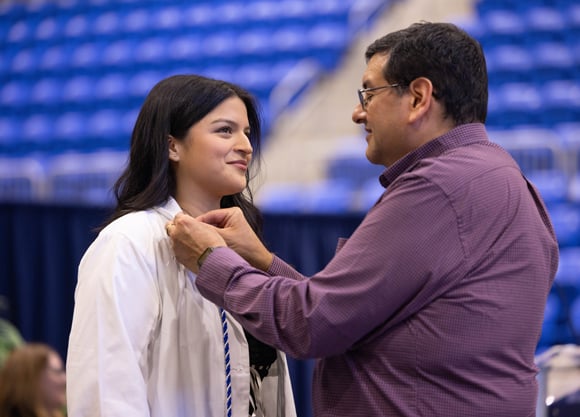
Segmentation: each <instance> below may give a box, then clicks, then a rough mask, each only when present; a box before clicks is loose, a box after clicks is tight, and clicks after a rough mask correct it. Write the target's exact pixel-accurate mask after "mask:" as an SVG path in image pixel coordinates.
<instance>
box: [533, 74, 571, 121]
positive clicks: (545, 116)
mask: <svg viewBox="0 0 580 417" xmlns="http://www.w3.org/2000/svg"><path fill="white" fill-rule="evenodd" d="M540 94H541V97H542V113H541V118H542V121H543V123H544V124H545V125H548V126H555V125H557V124H560V123H567V122H575V121H578V120H580V80H577V81H576V80H567V79H562V80H552V81H548V82H546V83H544V84H543V85H542V86H541V90H540Z"/></svg>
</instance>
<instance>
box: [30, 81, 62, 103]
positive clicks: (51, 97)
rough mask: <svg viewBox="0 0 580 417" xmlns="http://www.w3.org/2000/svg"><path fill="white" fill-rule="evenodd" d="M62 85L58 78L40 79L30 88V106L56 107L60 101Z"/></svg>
mask: <svg viewBox="0 0 580 417" xmlns="http://www.w3.org/2000/svg"><path fill="white" fill-rule="evenodd" d="M62 91H63V83H62V81H61V80H59V79H58V78H41V79H39V80H38V81H37V82H36V83H35V84H34V85H33V86H32V93H31V97H30V99H31V100H30V101H31V104H34V105H36V106H41V107H45V108H46V107H49V108H50V107H56V106H58V105H59V103H60V102H61V101H62Z"/></svg>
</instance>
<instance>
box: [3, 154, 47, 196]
mask: <svg viewBox="0 0 580 417" xmlns="http://www.w3.org/2000/svg"><path fill="white" fill-rule="evenodd" d="M44 191H45V167H44V166H43V164H42V163H41V161H39V159H38V158H32V157H9V158H6V157H0V201H12V202H28V201H33V200H42V199H43V198H44Z"/></svg>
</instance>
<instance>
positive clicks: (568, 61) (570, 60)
mask: <svg viewBox="0 0 580 417" xmlns="http://www.w3.org/2000/svg"><path fill="white" fill-rule="evenodd" d="M531 53H532V55H533V56H534V60H535V63H536V65H535V66H536V71H535V75H536V81H537V82H543V81H546V80H550V79H567V78H571V77H572V76H573V73H574V66H575V63H574V55H573V52H572V50H571V49H570V48H569V47H568V45H567V44H565V43H564V42H541V43H537V44H535V45H534V46H533V47H532V49H531Z"/></svg>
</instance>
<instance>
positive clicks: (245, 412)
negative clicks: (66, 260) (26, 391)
mask: <svg viewBox="0 0 580 417" xmlns="http://www.w3.org/2000/svg"><path fill="white" fill-rule="evenodd" d="M259 140H260V121H259V115H258V112H257V109H256V106H255V103H254V101H253V99H252V97H251V96H250V95H249V94H248V92H246V91H245V90H243V89H241V88H240V87H238V86H236V85H233V84H230V83H227V82H224V81H218V80H213V79H208V78H204V77H200V76H195V75H178V76H172V77H169V78H167V79H165V80H163V81H161V82H160V83H158V84H157V85H156V86H155V87H154V88H153V89H152V90H151V92H150V93H149V95H148V97H147V98H146V100H145V103H144V104H143V107H142V108H141V111H140V113H139V116H138V118H137V121H136V124H135V128H134V130H133V135H132V139H131V149H130V154H129V161H128V165H127V167H126V169H125V171H124V172H123V174H122V175H121V177H120V178H119V179H118V181H117V183H116V184H115V195H116V198H117V206H116V208H115V210H114V213H113V215H112V217H111V219H110V220H109V221H108V222H107V224H106V225H105V227H104V228H103V229H102V230H101V231H100V233H99V235H98V237H97V238H96V240H95V241H94V242H93V243H92V244H91V246H90V247H89V248H88V250H87V252H86V253H85V255H84V256H83V259H82V260H81V263H80V266H79V276H78V284H77V288H76V292H75V309H74V316H73V323H72V329H71V334H70V339H69V346H68V357H67V377H68V388H67V402H68V414H69V416H70V417H79V416H94V417H97V416H123V417H133V416H134V417H144V416H153V417H167V416H172V417H178V416H199V417H212V416H213V417H224V416H235V417H247V416H249V415H257V416H280V417H282V416H285V417H293V416H295V410H294V401H293V397H292V390H291V385H290V379H289V376H288V371H287V367H286V361H285V357H284V356H283V354H281V353H279V352H276V351H275V350H274V349H272V348H270V347H269V346H266V345H264V344H262V343H260V342H258V341H257V340H256V339H254V338H253V337H251V336H250V335H249V334H247V333H246V332H245V331H244V330H243V329H242V327H241V326H240V325H239V324H238V323H237V322H236V321H235V320H233V319H232V318H231V317H230V316H229V315H226V314H225V312H223V310H221V309H219V308H218V307H217V306H216V305H214V304H212V303H211V302H209V301H207V300H206V299H204V298H203V297H201V295H200V294H199V292H198V291H197V289H196V286H195V279H196V276H195V274H193V273H192V272H191V271H188V270H186V269H185V268H184V267H183V266H181V265H180V264H179V263H178V262H177V260H176V259H175V258H174V256H173V251H172V248H171V243H170V239H169V238H168V236H167V234H166V231H165V224H166V223H167V222H168V221H169V220H171V219H173V217H174V216H175V214H177V213H178V212H181V211H183V212H186V213H189V214H191V215H193V216H197V215H200V214H202V213H204V212H206V211H208V210H212V209H215V208H220V207H232V206H238V207H240V208H241V209H242V210H243V212H244V214H245V216H246V218H247V219H248V221H249V222H250V223H251V224H252V226H253V228H254V229H255V230H257V231H258V232H259V231H260V227H261V221H260V215H259V212H258V210H257V209H256V207H255V206H254V205H253V204H252V194H251V192H250V190H249V188H248V181H249V178H250V167H251V166H252V164H251V162H252V159H256V158H255V155H256V154H257V153H258V151H259ZM253 156H254V158H252V157H253Z"/></svg>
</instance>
